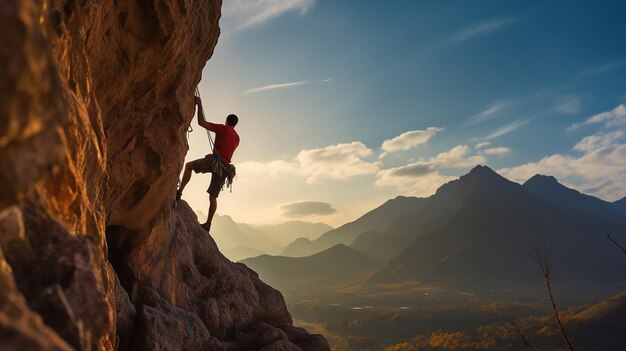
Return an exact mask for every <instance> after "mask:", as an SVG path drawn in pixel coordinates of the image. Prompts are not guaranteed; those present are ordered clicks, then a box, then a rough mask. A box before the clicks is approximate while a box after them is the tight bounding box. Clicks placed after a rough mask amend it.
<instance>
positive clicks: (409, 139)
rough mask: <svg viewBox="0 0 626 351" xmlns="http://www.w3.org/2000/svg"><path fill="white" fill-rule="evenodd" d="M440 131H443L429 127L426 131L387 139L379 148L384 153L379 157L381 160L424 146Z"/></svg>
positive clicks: (410, 132)
mask: <svg viewBox="0 0 626 351" xmlns="http://www.w3.org/2000/svg"><path fill="white" fill-rule="evenodd" d="M441 131H443V128H437V127H429V128H427V129H426V130H412V131H408V132H405V133H402V134H400V135H398V136H397V137H395V138H391V139H387V140H385V141H384V142H383V144H382V146H381V147H380V148H381V149H382V150H383V151H384V152H383V154H382V155H381V156H380V157H381V158H382V157H384V156H385V155H387V154H390V153H394V152H398V151H406V150H409V149H411V148H413V147H415V146H417V145H422V144H425V143H427V142H428V140H430V138H432V137H433V136H434V135H435V134H437V133H438V132H441Z"/></svg>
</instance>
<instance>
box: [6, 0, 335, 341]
mask: <svg viewBox="0 0 626 351" xmlns="http://www.w3.org/2000/svg"><path fill="white" fill-rule="evenodd" d="M220 7H221V1H219V0H177V1H165V0H152V1H147V0H142V1H130V0H121V1H99V0H48V1H45V0H40V1H26V0H17V1H7V2H2V3H0V23H2V28H3V30H2V33H0V62H3V69H2V70H0V91H1V92H2V94H0V288H1V290H0V350H14V349H17V350H21V349H42V350H69V349H81V350H97V349H98V350H99V349H123V350H126V349H137V350H153V349H163V350H183V349H190V348H194V347H195V348H196V349H204V350H254V349H263V350H298V349H303V350H324V349H328V345H327V343H326V341H325V340H324V339H323V338H322V337H320V336H314V335H309V334H308V333H306V331H304V330H303V329H299V328H295V327H293V326H292V322H291V316H290V315H289V312H288V311H287V309H286V307H285V304H284V301H283V297H282V295H281V294H280V293H279V292H278V291H276V290H274V289H272V288H271V287H269V286H267V285H266V284H264V283H263V282H261V281H260V280H259V279H258V276H257V275H256V274H255V273H254V272H252V271H251V270H249V269H248V268H247V267H245V266H243V265H241V264H235V263H232V262H230V261H228V260H227V259H225V258H224V257H223V256H222V255H221V254H220V253H219V251H218V249H217V247H216V245H215V243H214V242H213V240H212V239H211V238H210V236H208V235H206V234H205V233H204V232H203V230H202V229H201V228H200V227H199V225H198V224H197V219H196V218H195V215H194V214H193V212H192V211H191V209H190V208H189V207H188V206H187V205H186V203H184V202H179V203H178V205H177V207H176V208H175V207H174V206H173V199H174V189H175V186H176V181H177V178H178V174H179V172H180V170H181V168H182V165H183V160H184V155H185V153H186V151H187V148H188V145H187V141H186V138H185V130H186V127H187V125H188V124H189V122H190V120H191V118H192V117H193V113H194V106H193V91H194V89H195V87H196V85H197V84H198V82H199V80H200V78H201V71H202V67H203V66H204V65H205V63H206V62H207V60H208V59H209V58H210V57H211V55H212V53H213V49H214V47H215V45H216V43H217V39H218V36H219V26H218V20H219V16H220ZM207 79H210V78H207ZM177 252H178V255H177ZM178 257H180V268H179V265H178V262H179V259H178ZM183 291H184V292H185V293H186V294H185V297H186V299H183V295H182V292H183ZM190 330H191V334H190ZM191 335H193V337H190V336H191Z"/></svg>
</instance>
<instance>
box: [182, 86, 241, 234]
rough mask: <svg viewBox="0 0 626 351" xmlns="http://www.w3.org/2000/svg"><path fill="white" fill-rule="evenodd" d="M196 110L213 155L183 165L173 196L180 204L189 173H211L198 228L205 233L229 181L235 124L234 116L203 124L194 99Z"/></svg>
mask: <svg viewBox="0 0 626 351" xmlns="http://www.w3.org/2000/svg"><path fill="white" fill-rule="evenodd" d="M195 102H196V105H197V107H198V124H199V125H200V126H201V127H203V128H206V129H207V130H210V131H212V132H214V133H215V144H214V145H213V153H212V154H208V155H206V156H205V157H204V158H201V159H198V160H194V161H191V162H187V164H186V165H185V172H184V173H183V179H182V180H181V183H180V187H179V188H178V191H177V192H176V199H177V200H180V198H181V196H182V195H183V190H184V189H185V186H186V185H187V183H189V180H190V179H191V171H194V172H195V173H208V172H210V173H212V175H211V184H210V185H209V189H207V193H209V216H208V218H207V221H206V222H205V223H204V224H202V228H204V229H205V230H206V231H207V232H209V231H210V230H211V221H212V220H213V216H214V215H215V211H216V210H217V197H218V196H219V194H220V191H222V188H223V187H224V183H225V181H226V179H227V178H228V177H231V180H232V176H233V174H232V172H233V171H234V167H232V166H231V163H230V162H231V159H232V157H233V153H234V152H235V149H237V146H239V134H237V132H236V131H235V126H236V125H237V122H238V121H239V118H237V116H236V115H232V114H231V115H228V117H226V123H225V124H215V123H211V122H207V121H206V120H205V118H204V111H203V109H202V101H201V100H200V97H199V96H196V97H195ZM209 137H210V135H209Z"/></svg>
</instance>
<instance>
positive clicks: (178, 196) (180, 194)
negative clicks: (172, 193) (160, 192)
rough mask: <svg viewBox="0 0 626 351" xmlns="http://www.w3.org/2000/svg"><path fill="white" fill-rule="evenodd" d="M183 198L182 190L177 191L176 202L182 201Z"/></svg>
mask: <svg viewBox="0 0 626 351" xmlns="http://www.w3.org/2000/svg"><path fill="white" fill-rule="evenodd" d="M181 197H183V192H182V191H180V190H176V200H180V198H181Z"/></svg>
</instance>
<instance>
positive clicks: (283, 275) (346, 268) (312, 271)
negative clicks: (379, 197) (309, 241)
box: [241, 244, 380, 287]
mask: <svg viewBox="0 0 626 351" xmlns="http://www.w3.org/2000/svg"><path fill="white" fill-rule="evenodd" d="M241 262H243V263H245V264H246V265H248V266H250V267H254V268H253V269H254V270H255V271H256V272H257V273H259V275H260V276H262V277H263V279H264V280H265V281H267V282H269V283H270V284H275V285H277V286H282V287H286V286H289V285H292V284H293V285H297V284H303V283H304V284H317V285H319V284H332V283H343V282H346V281H351V280H353V279H355V278H356V277H358V276H359V275H361V274H364V273H367V272H369V271H371V270H373V269H375V268H376V267H378V266H379V265H380V262H379V261H376V260H375V259H373V258H372V257H370V256H368V255H366V254H363V253H361V252H358V251H356V250H354V249H351V248H349V247H347V246H345V245H343V244H337V245H335V246H333V247H331V248H330V249H327V250H324V251H322V252H318V253H316V254H313V255H311V256H307V257H297V258H296V257H284V256H269V255H262V256H258V257H254V258H248V259H245V260H243V261H241Z"/></svg>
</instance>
